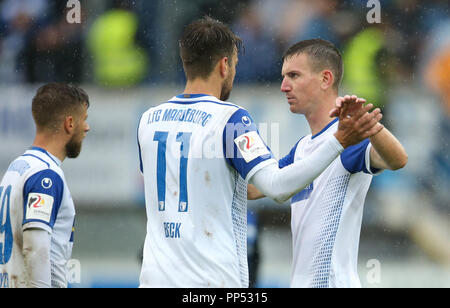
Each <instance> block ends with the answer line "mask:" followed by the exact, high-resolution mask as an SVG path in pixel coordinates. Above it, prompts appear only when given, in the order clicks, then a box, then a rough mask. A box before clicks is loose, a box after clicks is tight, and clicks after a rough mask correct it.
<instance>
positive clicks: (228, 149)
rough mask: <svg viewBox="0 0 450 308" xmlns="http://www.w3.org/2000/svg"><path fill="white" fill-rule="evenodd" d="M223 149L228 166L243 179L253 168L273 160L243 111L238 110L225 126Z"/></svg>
mask: <svg viewBox="0 0 450 308" xmlns="http://www.w3.org/2000/svg"><path fill="white" fill-rule="evenodd" d="M223 149H224V155H225V159H226V161H227V162H228V164H229V165H230V166H232V167H233V168H234V169H235V170H236V171H237V172H238V173H239V174H240V175H241V176H242V178H244V179H245V178H246V177H247V175H248V174H249V172H250V171H251V170H252V169H253V168H254V167H255V166H257V165H258V164H260V163H261V162H264V161H266V160H269V159H273V158H274V156H273V154H272V151H271V150H270V149H269V148H268V147H267V145H266V144H265V142H264V141H263V140H262V138H261V136H260V135H259V132H258V129H257V127H256V124H255V122H254V121H253V120H252V118H251V117H250V114H249V113H248V112H247V111H246V110H244V109H238V110H237V111H236V112H235V113H234V114H233V115H232V116H231V117H230V119H229V120H228V123H227V124H226V125H225V128H224V131H223Z"/></svg>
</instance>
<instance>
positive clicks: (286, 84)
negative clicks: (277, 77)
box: [281, 78, 292, 93]
mask: <svg viewBox="0 0 450 308" xmlns="http://www.w3.org/2000/svg"><path fill="white" fill-rule="evenodd" d="M291 90H292V87H291V85H290V84H289V82H288V81H286V78H284V79H283V81H282V82H281V92H285V93H286V92H289V91H291Z"/></svg>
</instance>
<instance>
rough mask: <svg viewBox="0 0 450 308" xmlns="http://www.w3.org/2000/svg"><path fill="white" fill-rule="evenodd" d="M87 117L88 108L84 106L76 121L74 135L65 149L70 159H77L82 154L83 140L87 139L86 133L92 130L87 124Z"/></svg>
mask: <svg viewBox="0 0 450 308" xmlns="http://www.w3.org/2000/svg"><path fill="white" fill-rule="evenodd" d="M87 117H88V114H87V107H86V106H84V107H83V110H82V111H81V112H80V113H79V114H78V115H77V117H76V119H75V128H74V134H73V136H72V138H71V139H70V140H69V141H68V142H67V144H66V147H65V148H66V155H67V157H68V158H77V157H78V155H80V153H81V147H82V143H83V140H84V138H85V137H86V133H87V132H88V131H89V130H90V128H89V124H87V122H86V120H87Z"/></svg>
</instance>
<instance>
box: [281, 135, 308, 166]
mask: <svg viewBox="0 0 450 308" xmlns="http://www.w3.org/2000/svg"><path fill="white" fill-rule="evenodd" d="M303 138H305V137H302V138H301V139H300V140H299V141H297V143H296V144H295V146H294V147H293V148H292V150H291V151H290V152H289V154H288V155H286V156H285V157H283V158H282V159H280V160H279V161H278V168H280V169H283V168H284V167H287V166H289V165H292V164H293V163H294V160H295V152H296V151H297V146H298V144H299V143H300V141H302V140H303Z"/></svg>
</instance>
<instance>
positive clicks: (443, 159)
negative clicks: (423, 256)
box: [425, 20, 450, 214]
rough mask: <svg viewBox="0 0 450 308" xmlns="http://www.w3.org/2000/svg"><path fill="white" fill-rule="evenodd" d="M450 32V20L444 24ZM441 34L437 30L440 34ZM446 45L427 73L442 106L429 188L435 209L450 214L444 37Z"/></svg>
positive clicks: (449, 70)
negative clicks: (443, 187)
mask: <svg viewBox="0 0 450 308" xmlns="http://www.w3.org/2000/svg"><path fill="white" fill-rule="evenodd" d="M441 27H442V28H444V29H447V31H450V20H448V22H447V23H446V24H442V25H441ZM439 32H440V31H436V33H435V34H438V33H439ZM440 40H441V42H442V44H440V46H439V47H438V48H437V50H435V51H434V52H433V55H432V56H431V58H430V60H429V61H428V64H427V66H426V68H425V69H426V71H425V82H426V84H427V86H428V88H429V89H430V90H431V91H433V93H435V94H436V96H437V98H438V100H439V101H440V103H441V106H442V112H440V113H439V114H437V115H436V116H437V117H438V119H437V123H438V135H437V136H436V138H437V140H436V146H435V148H434V149H432V151H431V159H430V160H431V161H430V166H429V167H430V168H428V170H429V174H428V176H427V177H426V181H425V183H426V187H427V189H428V190H429V191H430V192H431V194H430V195H431V196H432V199H433V203H434V206H435V207H436V208H438V209H440V210H443V213H444V214H448V213H449V210H450V191H449V190H448V189H442V187H441V185H442V183H450V36H447V37H446V38H440Z"/></svg>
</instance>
